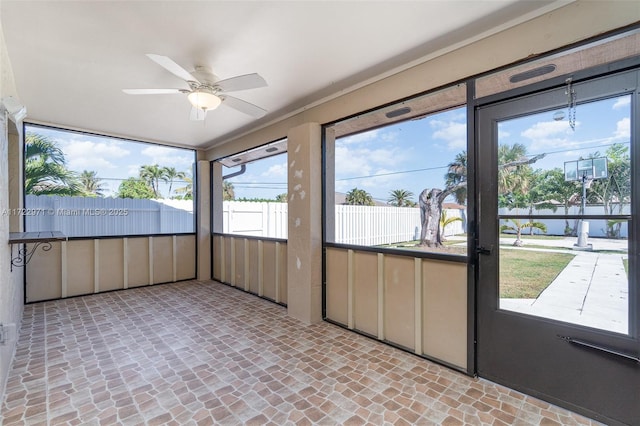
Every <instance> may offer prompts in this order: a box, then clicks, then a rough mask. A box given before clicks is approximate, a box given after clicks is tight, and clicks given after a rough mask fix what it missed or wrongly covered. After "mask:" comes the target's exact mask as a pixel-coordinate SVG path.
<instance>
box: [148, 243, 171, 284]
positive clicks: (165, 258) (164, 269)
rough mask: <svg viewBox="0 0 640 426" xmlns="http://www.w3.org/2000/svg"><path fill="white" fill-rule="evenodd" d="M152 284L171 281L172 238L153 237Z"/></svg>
mask: <svg viewBox="0 0 640 426" xmlns="http://www.w3.org/2000/svg"><path fill="white" fill-rule="evenodd" d="M152 255H153V284H156V283H168V282H172V281H173V237H172V236H167V237H164V236H163V237H153V251H152Z"/></svg>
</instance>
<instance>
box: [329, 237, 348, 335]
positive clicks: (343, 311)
mask: <svg viewBox="0 0 640 426" xmlns="http://www.w3.org/2000/svg"><path fill="white" fill-rule="evenodd" d="M326 258H327V260H326V265H325V268H326V272H325V275H326V282H327V290H326V308H327V313H326V315H327V318H328V319H330V320H332V321H336V322H338V323H340V324H344V325H347V324H348V323H349V317H348V315H349V305H348V292H349V286H348V268H349V255H348V253H347V251H346V250H337V249H332V248H327V255H326Z"/></svg>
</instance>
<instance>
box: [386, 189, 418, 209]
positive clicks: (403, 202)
mask: <svg viewBox="0 0 640 426" xmlns="http://www.w3.org/2000/svg"><path fill="white" fill-rule="evenodd" d="M411 197H413V192H411V191H407V190H406V189H394V190H393V191H391V192H390V193H389V199H388V200H387V201H388V202H389V204H391V205H392V206H396V207H413V206H415V205H416V203H415V202H413V201H412V200H411Z"/></svg>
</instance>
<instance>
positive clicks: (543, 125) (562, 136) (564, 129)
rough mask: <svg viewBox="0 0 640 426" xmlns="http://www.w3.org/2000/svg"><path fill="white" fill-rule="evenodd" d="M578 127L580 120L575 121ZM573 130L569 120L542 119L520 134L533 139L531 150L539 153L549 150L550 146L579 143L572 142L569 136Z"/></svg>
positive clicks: (566, 145)
mask: <svg viewBox="0 0 640 426" xmlns="http://www.w3.org/2000/svg"><path fill="white" fill-rule="evenodd" d="M575 125H576V128H578V127H579V126H580V122H576V123H575ZM572 134H573V130H572V129H571V126H570V125H569V122H568V121H567V120H562V121H555V120H553V121H540V122H538V123H536V124H534V125H533V126H531V127H529V128H528V129H526V130H524V131H523V132H522V133H520V136H522V137H525V138H527V139H529V140H531V145H529V147H528V148H529V152H532V153H534V152H535V153H537V152H544V151H547V150H548V149H549V148H554V149H557V148H558V147H569V146H574V145H576V144H578V143H577V142H571V141H570V140H569V137H570V136H571V135H572Z"/></svg>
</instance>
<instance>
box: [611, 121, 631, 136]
mask: <svg viewBox="0 0 640 426" xmlns="http://www.w3.org/2000/svg"><path fill="white" fill-rule="evenodd" d="M613 137H614V138H615V139H627V140H628V139H630V138H631V120H630V119H629V117H625V118H623V119H622V120H620V121H618V122H617V123H616V130H615V132H614V133H613Z"/></svg>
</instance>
